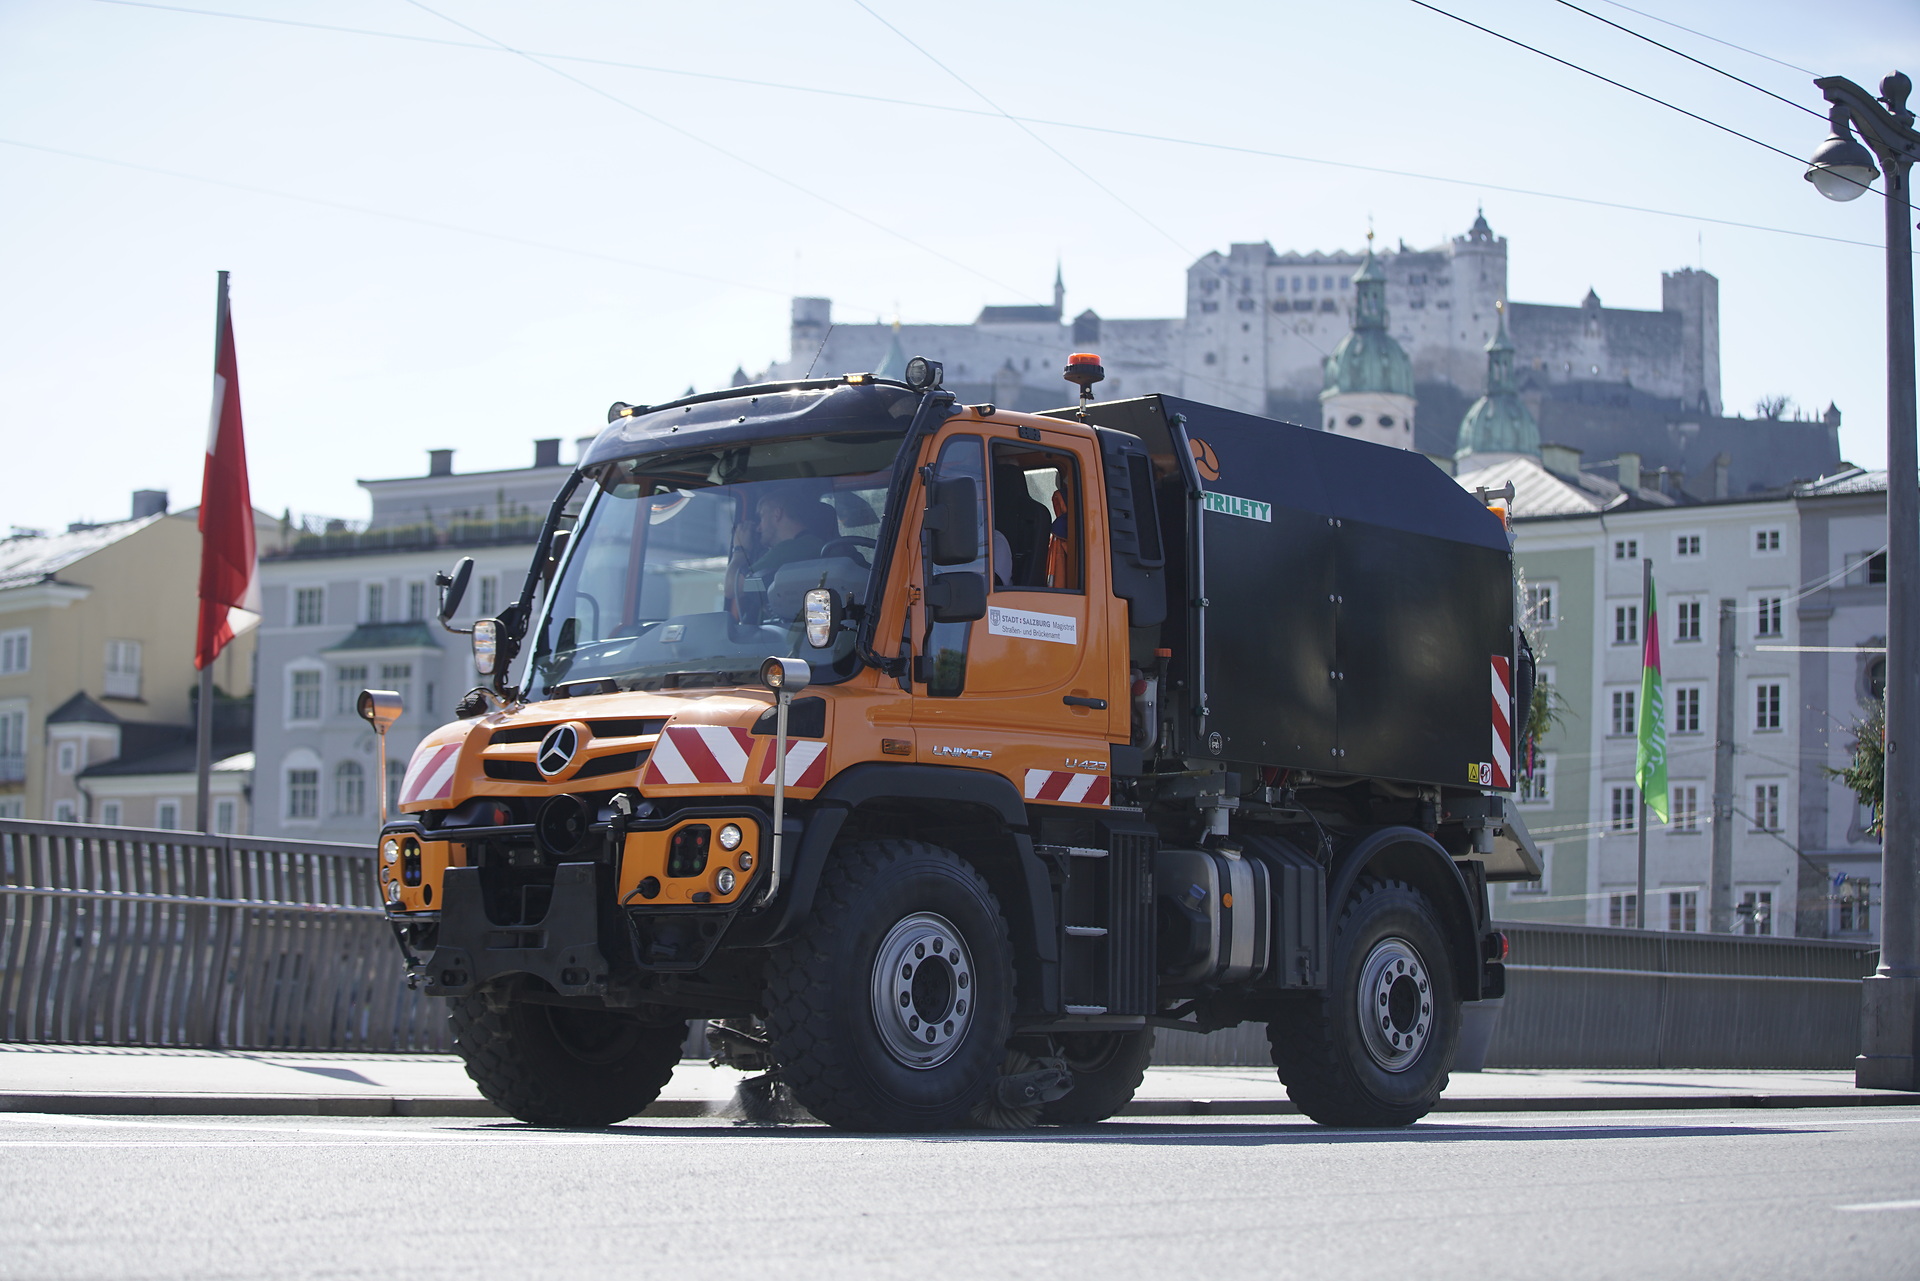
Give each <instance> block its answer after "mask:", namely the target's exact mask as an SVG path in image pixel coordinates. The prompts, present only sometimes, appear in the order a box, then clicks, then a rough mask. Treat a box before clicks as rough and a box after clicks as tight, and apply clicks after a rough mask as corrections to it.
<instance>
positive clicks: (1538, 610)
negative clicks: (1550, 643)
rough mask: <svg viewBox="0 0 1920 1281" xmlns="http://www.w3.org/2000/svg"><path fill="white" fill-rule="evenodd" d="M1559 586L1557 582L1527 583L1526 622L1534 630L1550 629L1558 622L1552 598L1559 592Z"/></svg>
mask: <svg viewBox="0 0 1920 1281" xmlns="http://www.w3.org/2000/svg"><path fill="white" fill-rule="evenodd" d="M1559 586H1560V585H1559V584H1558V583H1528V584H1527V623H1528V624H1529V625H1530V626H1532V627H1533V628H1534V629H1535V630H1538V631H1543V632H1545V631H1551V630H1553V628H1554V627H1555V625H1556V624H1557V623H1558V620H1559V615H1558V613H1557V612H1556V611H1555V609H1554V603H1555V601H1554V598H1555V597H1556V596H1557V595H1558V594H1559Z"/></svg>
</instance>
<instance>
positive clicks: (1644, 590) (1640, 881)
mask: <svg viewBox="0 0 1920 1281" xmlns="http://www.w3.org/2000/svg"><path fill="white" fill-rule="evenodd" d="M1652 603H1653V561H1652V560H1650V559H1649V560H1642V561H1641V562H1640V627H1641V629H1642V631H1643V632H1644V630H1645V629H1646V628H1648V627H1651V626H1653V609H1652ZM1641 649H1642V652H1643V653H1644V652H1645V640H1644V638H1643V639H1642V642H1641ZM1645 661H1646V660H1645V659H1642V660H1641V663H1642V666H1643V668H1644V666H1645ZM1641 683H1642V684H1645V680H1644V678H1643V680H1642V682H1641ZM1640 697H1641V698H1642V699H1643V700H1644V699H1645V698H1646V691H1645V690H1642V691H1641V693H1640ZM1635 711H1636V715H1635V717H1634V719H1635V721H1636V724H1635V726H1634V739H1635V742H1636V748H1635V750H1636V753H1637V752H1638V751H1639V748H1638V746H1637V744H1638V742H1639V739H1640V738H1641V735H1640V733H1639V725H1638V723H1637V722H1638V721H1639V720H1640V719H1641V718H1642V717H1644V716H1646V714H1647V709H1646V708H1644V707H1640V708H1636V709H1635ZM1634 773H1635V774H1636V775H1638V774H1639V773H1640V770H1638V769H1637V768H1636V769H1635V770H1634ZM1633 791H1634V795H1635V796H1636V797H1637V798H1638V801H1639V806H1640V813H1639V814H1638V816H1637V822H1636V824H1635V826H1636V827H1637V828H1638V830H1639V834H1640V865H1639V867H1640V870H1639V875H1638V877H1637V878H1636V879H1635V881H1634V898H1633V901H1634V905H1635V906H1634V912H1633V915H1634V924H1635V925H1638V926H1639V927H1640V928H1641V929H1643V930H1644V929H1646V928H1647V781H1646V779H1644V778H1640V777H1636V778H1635V779H1634V780H1633Z"/></svg>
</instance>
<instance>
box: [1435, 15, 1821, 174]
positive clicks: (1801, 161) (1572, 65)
mask: <svg viewBox="0 0 1920 1281" xmlns="http://www.w3.org/2000/svg"><path fill="white" fill-rule="evenodd" d="M1408 3H1410V4H1416V5H1418V6H1420V7H1421V8H1422V9H1426V10H1428V11H1429V12H1432V13H1437V14H1439V15H1440V16H1441V17H1443V18H1452V19H1453V20H1454V21H1455V22H1458V23H1460V24H1462V25H1464V26H1469V27H1472V28H1473V29H1474V30H1475V31H1480V32H1484V33H1485V34H1487V35H1490V36H1492V37H1493V38H1494V39H1496V40H1504V41H1506V42H1507V43H1508V44H1510V45H1514V46H1516V47H1518V48H1521V49H1525V50H1526V51H1527V52H1528V53H1536V54H1539V55H1540V56H1541V57H1542V58H1545V59H1547V60H1548V61H1550V62H1557V63H1559V64H1560V65H1561V66H1563V67H1566V68H1568V69H1569V70H1572V71H1578V72H1579V73H1580V74H1581V75H1583V76H1592V77H1593V78H1594V79H1595V80H1599V81H1603V82H1605V83H1606V84H1610V85H1612V86H1613V87H1614V88H1616V89H1624V90H1626V91H1627V92H1628V93H1630V94H1632V95H1633V96H1634V97H1636V98H1644V99H1646V100H1647V101H1648V102H1651V103H1655V104H1657V105H1659V106H1662V107H1665V108H1667V109H1668V110H1669V111H1677V112H1679V113H1680V114H1681V115H1683V116H1686V117H1687V118H1689V119H1691V120H1698V121H1699V122H1700V123H1701V124H1703V125H1710V126H1712V127H1713V128H1715V129H1718V130H1719V131H1720V132H1722V133H1728V134H1732V135H1733V136H1734V137H1736V138H1739V139H1742V140H1743V141H1746V142H1750V143H1752V144H1753V145H1754V146H1756V147H1763V148H1765V149H1766V150H1768V151H1771V152H1772V153H1773V154H1774V155H1776V156H1785V157H1786V158H1787V159H1788V160H1791V161H1793V163H1794V164H1796V165H1800V166H1802V167H1803V168H1804V167H1805V165H1806V163H1807V162H1806V158H1805V157H1803V156H1796V155H1794V154H1793V153H1792V152H1790V151H1782V150H1781V149H1780V148H1778V147H1776V146H1774V145H1773V144H1772V143H1770V142H1762V141H1760V139H1758V138H1756V137H1754V136H1753V135H1752V134H1747V133H1741V132H1740V131H1739V130H1738V129H1735V128H1733V127H1732V126H1730V125H1723V124H1721V123H1720V122H1719V121H1718V120H1709V119H1708V118H1707V117H1705V116H1703V115H1700V114H1699V113H1698V112H1694V111H1688V110H1687V109H1686V108H1685V107H1681V106H1676V105H1674V104H1673V103H1671V102H1668V101H1667V100H1666V99H1665V98H1659V97H1655V96H1654V95H1653V94H1650V93H1647V92H1646V91H1645V90H1642V89H1636V88H1634V87H1633V86H1632V85H1630V84H1625V83H1623V82H1621V81H1618V80H1615V79H1614V78H1613V77H1612V76H1603V75H1601V74H1600V73H1599V72H1598V71H1593V70H1589V69H1588V68H1586V67H1583V66H1581V65H1580V64H1579V63H1577V62H1568V61H1567V60H1566V59H1565V58H1562V57H1559V56H1558V55H1556V54H1551V53H1548V52H1547V51H1546V50H1545V49H1541V48H1538V47H1536V46H1534V45H1530V44H1528V43H1527V42H1526V41H1524V40H1516V39H1514V38H1513V37H1512V36H1509V35H1505V34H1503V33H1501V32H1498V31H1495V30H1494V29H1493V28H1492V27H1483V26H1481V25H1480V24H1479V23H1477V22H1474V21H1472V20H1470V19H1467V18H1463V17H1461V16H1460V15H1459V14H1457V13H1449V12H1447V10H1445V9H1442V8H1441V7H1440V6H1438V5H1434V4H1428V3H1427V0H1408Z"/></svg>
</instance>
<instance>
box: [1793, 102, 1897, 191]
mask: <svg viewBox="0 0 1920 1281" xmlns="http://www.w3.org/2000/svg"><path fill="white" fill-rule="evenodd" d="M1828 118H1829V120H1830V121H1831V122H1832V125H1833V130H1832V132H1831V133H1829V134H1828V135H1827V140H1826V141H1825V142H1823V143H1821V144H1820V149H1819V150H1818V151H1816V152H1814V153H1813V159H1811V160H1809V161H1808V162H1807V172H1806V179H1807V181H1808V182H1810V183H1812V184H1813V187H1814V190H1815V191H1818V192H1819V193H1820V194H1821V195H1823V196H1825V197H1826V198H1827V199H1828V200H1857V199H1859V198H1860V197H1861V196H1863V195H1865V194H1866V193H1867V184H1868V183H1870V182H1872V181H1873V180H1874V179H1875V178H1878V177H1879V176H1880V171H1879V170H1878V169H1877V168H1875V167H1874V163H1873V153H1872V152H1871V151H1868V150H1867V148H1866V145H1865V144H1864V143H1862V142H1861V141H1860V140H1859V139H1858V138H1856V137H1854V136H1853V121H1852V118H1851V117H1850V116H1849V115H1848V114H1847V109H1846V108H1845V107H1843V106H1838V105H1836V106H1835V107H1834V109H1833V112H1832V114H1831V115H1830V116H1829V117H1828Z"/></svg>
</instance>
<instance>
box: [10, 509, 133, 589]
mask: <svg viewBox="0 0 1920 1281" xmlns="http://www.w3.org/2000/svg"><path fill="white" fill-rule="evenodd" d="M165 519H166V517H165V516H164V515H158V516H145V517H142V518H141V519H139V520H116V521H113V522H111V523H109V524H105V525H89V526H82V527H80V528H77V529H70V530H68V531H67V532H66V533H64V534H16V535H15V536H13V537H12V538H8V539H4V540H0V591H6V590H7V589H8V588H13V587H27V586H30V585H32V584H34V583H44V582H46V581H48V580H49V579H53V578H57V577H58V576H59V573H60V571H61V570H63V569H65V568H66V567H67V566H69V565H71V564H73V563H74V562H75V561H79V560H85V559H86V558H87V557H89V556H91V555H93V554H94V553H95V552H97V551H100V550H101V549H102V548H105V547H111V546H113V544H115V543H117V542H119V541H120V540H121V539H123V538H126V537H127V536H129V535H131V534H137V533H139V532H140V531H141V530H143V529H145V528H146V527H147V526H149V525H151V524H153V523H154V522H156V521H161V520H165Z"/></svg>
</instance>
